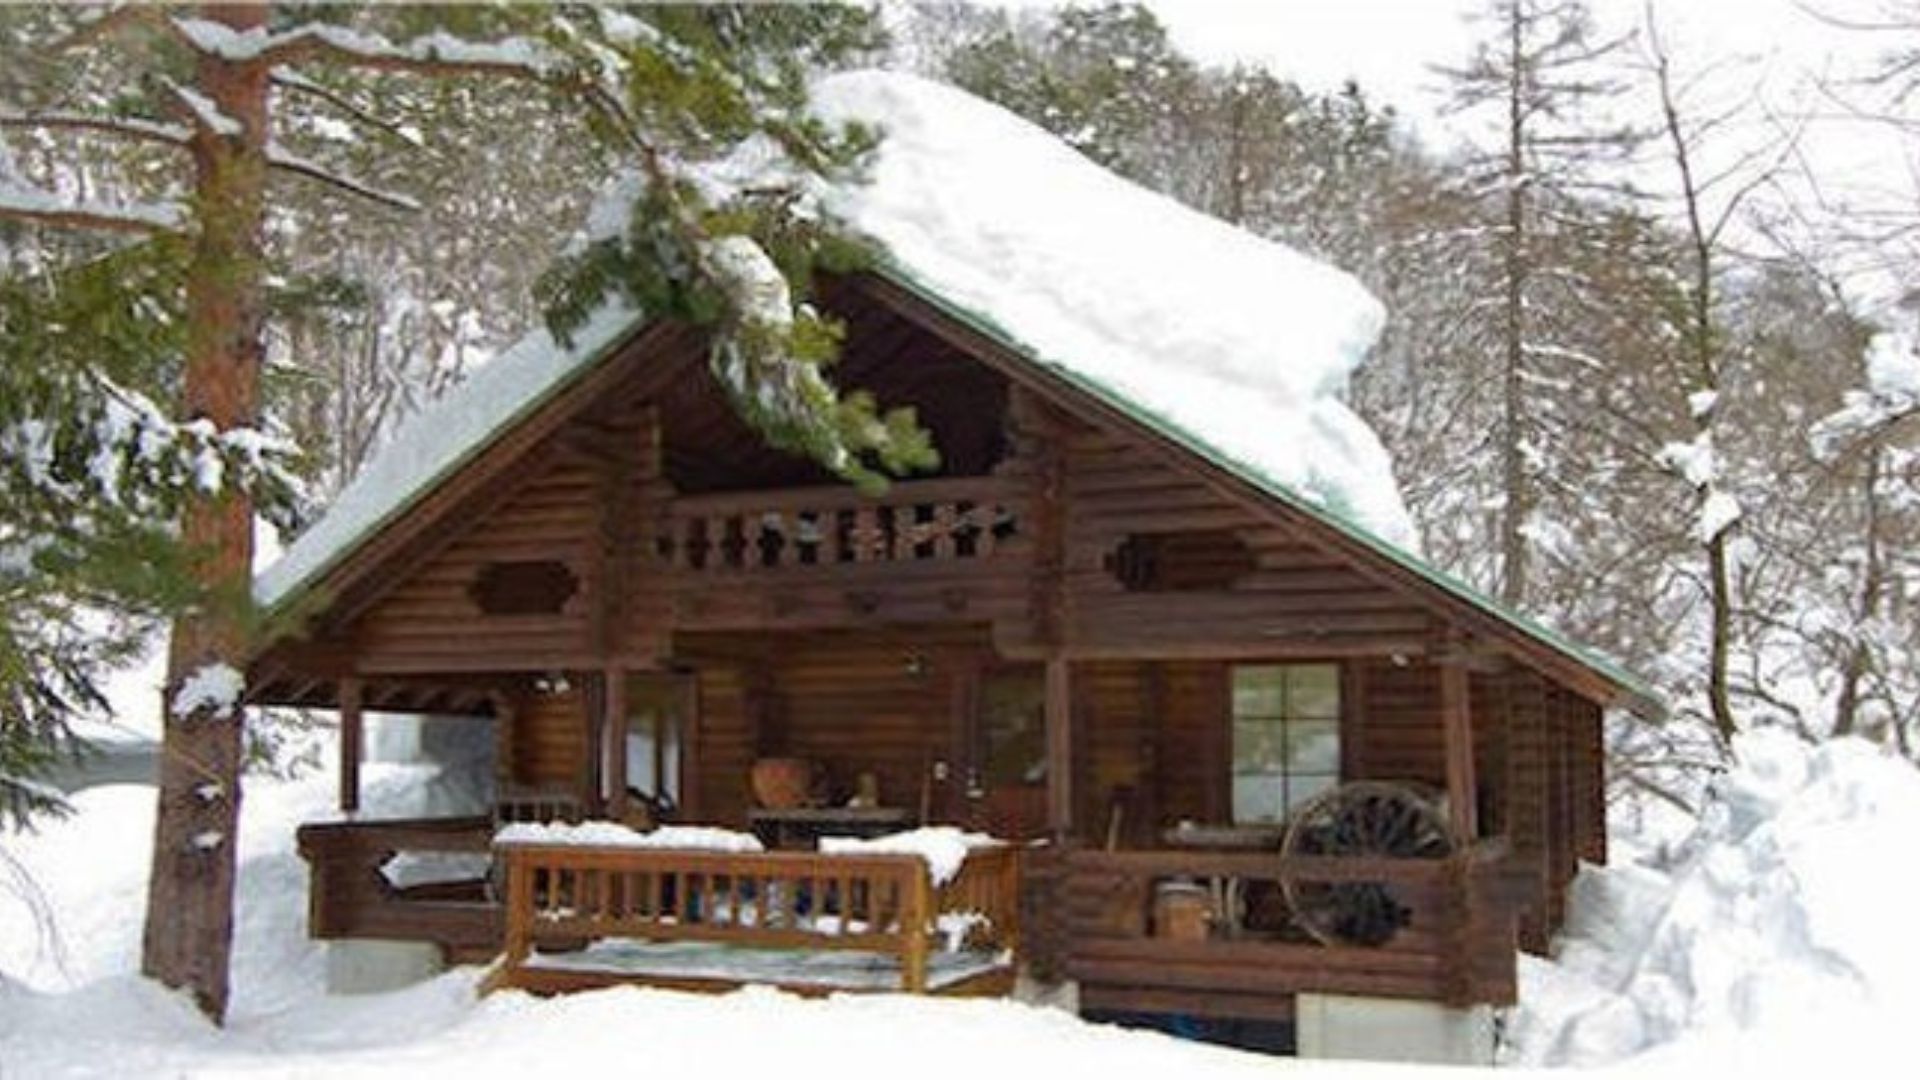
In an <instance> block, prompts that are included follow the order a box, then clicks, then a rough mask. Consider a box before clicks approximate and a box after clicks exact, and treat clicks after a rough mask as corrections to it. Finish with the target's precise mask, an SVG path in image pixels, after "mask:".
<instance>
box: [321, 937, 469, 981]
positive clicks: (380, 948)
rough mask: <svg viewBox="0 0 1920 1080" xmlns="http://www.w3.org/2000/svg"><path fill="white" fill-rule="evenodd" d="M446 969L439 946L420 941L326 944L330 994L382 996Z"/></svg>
mask: <svg viewBox="0 0 1920 1080" xmlns="http://www.w3.org/2000/svg"><path fill="white" fill-rule="evenodd" d="M446 969H447V965H446V961H445V960H444V958H443V957H442V956H441V953H440V947H439V946H438V945H432V944H428V943H425V942H419V941H329V942H327V992H328V993H332V994H379V993H385V992H386V991H389V990H398V989H400V988H401V987H405V986H412V985H413V984H415V983H418V982H424V981H426V980H427V979H431V978H433V977H434V976H435V975H438V974H440V973H441V972H443V971H445V970H446Z"/></svg>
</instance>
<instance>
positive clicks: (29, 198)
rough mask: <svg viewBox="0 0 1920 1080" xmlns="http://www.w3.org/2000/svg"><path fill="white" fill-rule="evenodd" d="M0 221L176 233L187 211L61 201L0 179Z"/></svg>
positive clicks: (3, 177)
mask: <svg viewBox="0 0 1920 1080" xmlns="http://www.w3.org/2000/svg"><path fill="white" fill-rule="evenodd" d="M0 219H8V220H13V221H24V222H28V223H32V224H39V225H52V226H57V227H60V228H71V229H90V230H94V231H97V232H119V233H142V234H146V233H156V232H179V231H180V230H181V229H182V228H183V227H184V226H185V224H186V220H187V213H186V210H185V209H184V208H183V207H181V206H180V205H178V204H177V203H100V202H93V201H89V200H72V199H64V198H62V197H60V196H59V195H56V194H54V193H52V192H50V191H45V190H42V189H40V188H37V187H34V186H33V185H31V184H28V183H26V182H24V181H22V180H20V179H19V178H17V177H12V176H6V175H0Z"/></svg>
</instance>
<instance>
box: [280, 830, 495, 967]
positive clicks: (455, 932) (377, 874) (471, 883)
mask: <svg viewBox="0 0 1920 1080" xmlns="http://www.w3.org/2000/svg"><path fill="white" fill-rule="evenodd" d="M298 842H299V849H300V855H301V857H302V858H304V859H306V860H307V862H308V864H309V865H310V866H311V868H312V880H311V884H310V885H309V888H308V894H307V895H308V920H307V921H308V927H309V932H310V933H311V934H312V935H313V936H314V937H316V938H321V939H337V938H373V939H385V940H397V941H426V942H432V943H435V944H438V945H440V946H441V947H442V948H443V949H444V950H446V951H447V953H448V954H449V955H450V956H452V957H454V958H457V959H462V960H468V959H479V958H482V957H485V956H491V955H493V953H494V951H495V950H496V949H498V948H499V943H500V931H501V926H500V911H499V907H498V905H497V904H495V903H494V902H493V901H492V899H491V898H490V897H489V896H488V895H487V892H488V889H487V882H486V880H485V875H484V873H476V874H474V875H472V876H470V877H467V878H466V879H465V880H459V879H455V880H443V881H440V882H435V883H431V884H423V885H417V886H412V887H407V886H401V885H396V884H394V882H393V881H392V880H391V879H390V878H389V877H388V874H387V870H386V868H387V866H388V864H389V863H391V862H393V861H394V859H395V858H396V857H399V856H402V855H412V856H427V857H439V856H447V855H460V856H466V857H467V858H466V860H465V861H467V862H474V863H478V862H481V861H483V860H484V857H485V856H486V854H487V852H488V851H489V850H490V848H491V845H492V842H493V821H492V820H491V819H490V818H486V817H471V818H417V819H408V820H395V821H337V822H324V823H317V824H311V825H303V826H301V827H300V830H299V833H298ZM474 856H480V857H481V858H479V859H476V858H473V857H474Z"/></svg>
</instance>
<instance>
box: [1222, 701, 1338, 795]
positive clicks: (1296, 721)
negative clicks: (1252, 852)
mask: <svg viewBox="0 0 1920 1080" xmlns="http://www.w3.org/2000/svg"><path fill="white" fill-rule="evenodd" d="M1339 780H1340V666H1339V665H1338V664H1258V665H1254V664H1246V665H1241V666H1238V667H1235V668H1234V669H1233V820H1234V822H1235V823H1237V824H1254V823H1259V822H1273V821H1280V820H1283V819H1284V818H1285V817H1286V815H1287V812H1288V811H1289V810H1291V809H1292V808H1294V807H1296V806H1298V805H1300V804H1301V803H1302V802H1304V801H1305V800H1307V799H1310V798H1312V797H1313V796H1315V795H1317V794H1319V793H1320V792H1322V791H1325V790H1326V789H1327V788H1330V787H1332V786H1333V785H1334V784H1336V783H1338V782H1339Z"/></svg>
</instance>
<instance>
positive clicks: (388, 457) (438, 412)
mask: <svg viewBox="0 0 1920 1080" xmlns="http://www.w3.org/2000/svg"><path fill="white" fill-rule="evenodd" d="M640 321H641V320H640V316H639V314H638V313H636V312H635V311H633V310H632V309H630V308H619V307H608V308H604V309H602V310H601V311H599V312H598V313H596V314H595V315H594V316H593V317H592V318H590V319H588V320H587V322H586V325H584V326H582V327H580V328H579V329H578V330H576V331H574V334H573V339H572V341H571V342H570V343H568V344H566V345H562V344H561V343H559V342H558V341H555V340H554V338H553V335H552V334H549V333H548V332H547V331H545V330H536V331H534V332H533V333H531V334H528V335H527V336H526V337H524V338H521V339H520V341H519V342H518V343H517V344H515V345H514V346H513V347H512V348H511V349H508V350H507V351H506V352H504V353H501V354H500V355H499V356H496V357H494V358H493V359H492V360H491V361H489V362H488V363H486V364H483V365H481V366H480V367H479V368H478V369H477V370H476V371H474V373H473V374H472V375H471V376H469V377H468V378H467V381H466V382H463V383H461V384H460V385H459V386H457V387H455V388H453V389H452V390H450V391H448V392H447V394H446V396H444V397H442V398H441V399H440V400H439V401H436V402H434V403H433V404H432V405H430V406H428V407H427V408H426V409H424V410H422V411H421V412H420V413H418V414H417V415H415V416H414V417H413V418H412V419H410V420H409V421H408V422H407V423H405V424H404V425H402V426H401V428H400V430H399V432H398V433H396V434H395V436H394V438H393V441H392V442H391V443H388V444H387V445H386V446H385V447H383V448H381V450H380V452H379V453H378V454H376V455H374V458H373V460H372V461H371V462H369V463H368V464H367V467H366V468H364V469H362V470H361V471H360V475H359V476H357V477H355V478H354V480H353V482H352V483H350V484H348V485H347V486H346V488H345V489H344V490H342V491H341V492H340V495H339V497H338V498H336V499H334V501H333V505H332V506H330V507H328V508H327V512H326V514H325V515H324V516H322V517H321V518H320V520H319V521H317V522H315V523H314V524H313V526H312V527H311V528H309V529H308V530H307V531H306V532H304V533H301V534H300V538H299V539H298V540H296V541H294V542H293V544H291V545H290V546H288V548H287V550H286V553H285V554H283V555H281V556H280V558H279V559H278V560H276V561H275V562H274V563H273V564H272V565H270V566H268V567H267V568H266V569H265V570H263V571H261V572H260V573H259V574H258V575H257V576H255V578H254V580H253V594H254V598H255V599H256V600H258V601H259V602H260V603H262V604H265V605H267V606H269V607H271V606H273V605H275V604H279V603H281V602H283V601H285V600H288V599H291V598H292V597H293V596H294V595H295V594H297V593H298V592H300V591H301V590H302V589H304V588H305V587H306V586H307V585H308V584H309V583H310V582H311V581H312V580H313V578H314V577H316V576H317V575H319V574H320V573H321V572H322V571H324V570H326V569H327V568H329V567H331V566H332V565H333V564H334V563H336V562H338V561H339V560H340V559H342V558H344V557H345V556H346V554H347V553H348V552H349V551H351V550H352V549H353V548H355V547H357V546H358V545H359V544H360V543H361V542H362V541H364V540H366V539H367V538H368V537H370V536H372V535H373V534H374V533H375V532H376V531H377V530H378V529H379V528H380V526H382V525H384V524H385V523H386V522H387V521H388V520H389V519H391V518H392V517H394V516H395V515H397V514H399V513H400V512H401V511H403V510H405V509H406V508H407V507H408V506H410V505H412V503H413V500H414V499H416V498H419V497H420V496H421V495H424V494H425V493H426V492H427V491H428V490H430V489H431V488H432V487H433V486H434V485H435V484H436V483H438V482H439V481H440V480H441V479H442V478H443V477H445V476H447V475H448V474H450V473H452V472H453V471H454V470H455V469H456V468H458V467H459V466H460V465H462V464H464V463H465V462H466V461H467V459H469V458H471V457H472V456H473V455H474V454H476V453H478V452H479V451H480V450H481V449H482V448H483V447H485V445H486V444H487V443H488V442H489V441H490V440H491V439H492V438H493V436H495V435H497V434H499V433H501V432H503V431H505V430H507V429H508V428H509V427H511V426H513V424H514V422H515V421H517V420H519V419H521V418H522V417H525V416H527V415H528V414H530V413H532V412H533V411H534V410H535V409H536V408H538V407H539V406H540V405H541V404H542V403H544V402H545V401H546V400H547V399H548V398H550V397H552V396H553V395H554V394H556V393H558V392H559V391H560V389H561V388H562V387H564V386H566V385H567V383H569V382H570V381H572V379H573V377H574V376H576V375H578V374H580V373H581V372H583V371H585V370H586V369H587V368H588V367H590V366H592V362H593V361H595V360H598V359H600V358H602V357H603V356H605V355H607V354H608V353H609V352H611V351H612V349H613V347H614V346H615V345H618V344H619V343H620V342H622V341H624V340H626V338H627V337H628V336H629V335H630V334H631V333H632V332H633V331H634V330H635V329H636V328H637V327H638V324H639V323H640Z"/></svg>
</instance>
